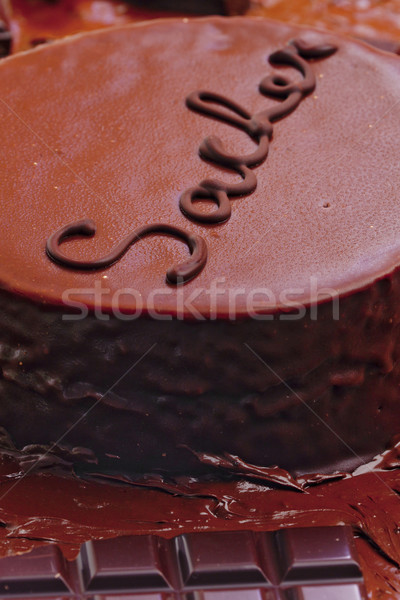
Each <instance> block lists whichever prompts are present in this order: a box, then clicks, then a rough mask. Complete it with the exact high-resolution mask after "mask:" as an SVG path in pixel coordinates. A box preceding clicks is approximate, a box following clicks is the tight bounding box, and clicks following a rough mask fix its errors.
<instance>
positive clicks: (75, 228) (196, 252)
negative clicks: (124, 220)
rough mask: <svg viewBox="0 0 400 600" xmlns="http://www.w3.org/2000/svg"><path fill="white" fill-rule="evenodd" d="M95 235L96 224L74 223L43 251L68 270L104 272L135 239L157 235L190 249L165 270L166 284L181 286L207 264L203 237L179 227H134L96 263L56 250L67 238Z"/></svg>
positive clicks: (50, 241) (163, 225)
mask: <svg viewBox="0 0 400 600" xmlns="http://www.w3.org/2000/svg"><path fill="white" fill-rule="evenodd" d="M95 233H96V225H95V223H94V221H92V220H91V219H83V220H82V221H75V222H74V223H70V224H69V225H66V226H64V227H61V229H59V230H58V231H56V232H55V233H53V234H52V235H51V236H50V237H49V239H48V240H47V245H46V250H47V254H48V255H49V257H50V258H51V259H52V260H54V261H56V262H58V263H60V264H61V265H63V266H65V267H69V268H72V269H84V270H86V269H105V268H107V267H110V266H111V265H112V264H114V263H115V262H116V261H117V260H119V259H120V258H121V257H122V256H123V255H124V254H125V253H126V252H127V250H128V249H129V248H130V246H132V244H134V243H135V242H137V241H138V240H141V239H142V238H144V237H146V236H147V235H151V234H155V233H161V234H164V235H170V236H173V237H176V238H178V239H181V240H182V241H184V242H185V243H186V244H187V245H188V247H189V250H190V253H191V257H190V258H189V259H188V260H186V261H185V262H183V263H181V264H180V265H174V266H173V267H171V268H169V269H168V271H167V281H168V282H169V283H172V284H177V283H184V282H186V281H189V279H192V277H194V276H195V275H197V273H199V272H200V271H201V270H202V268H203V267H204V265H205V263H206V261H207V245H206V243H205V241H204V240H203V238H201V237H200V236H198V235H195V234H189V233H187V232H186V231H185V230H184V229H181V228H180V227H174V226H173V225H165V224H163V223H154V224H152V225H144V226H142V227H138V228H137V229H135V230H134V231H133V232H132V233H130V234H129V235H127V236H126V237H125V238H124V239H123V240H122V241H121V242H120V243H119V244H117V246H115V248H114V249H113V250H112V251H111V252H110V253H109V254H108V255H107V256H105V257H103V258H99V259H97V260H90V261H85V260H77V259H74V258H69V257H68V256H66V255H65V254H64V253H63V252H61V250H60V248H59V247H60V245H61V244H62V242H63V241H64V240H66V239H67V238H69V237H71V236H80V237H82V236H84V237H92V236H94V234H95Z"/></svg>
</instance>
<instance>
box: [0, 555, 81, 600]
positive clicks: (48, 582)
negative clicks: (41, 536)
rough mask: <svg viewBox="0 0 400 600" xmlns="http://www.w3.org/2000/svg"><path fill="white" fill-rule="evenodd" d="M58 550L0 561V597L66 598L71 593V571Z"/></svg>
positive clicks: (10, 557) (11, 557)
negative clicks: (57, 595)
mask: <svg viewBox="0 0 400 600" xmlns="http://www.w3.org/2000/svg"><path fill="white" fill-rule="evenodd" d="M70 566H71V565H69V564H68V561H66V560H65V559H64V557H63V556H62V554H61V552H60V550H59V549H58V548H57V546H54V545H48V546H43V547H41V548H37V549H36V550H34V551H33V552H30V553H28V554H22V555H21V556H9V557H6V558H2V559H1V560H0V597H4V596H14V597H15V596H21V597H24V596H30V595H37V594H52V593H53V594H63V595H64V594H66V595H69V592H71V590H72V579H71V571H70Z"/></svg>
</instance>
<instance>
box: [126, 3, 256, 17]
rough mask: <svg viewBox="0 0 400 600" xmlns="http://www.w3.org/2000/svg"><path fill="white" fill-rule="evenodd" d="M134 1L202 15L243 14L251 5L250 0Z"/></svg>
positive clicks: (160, 8) (148, 5) (154, 6)
mask: <svg viewBox="0 0 400 600" xmlns="http://www.w3.org/2000/svg"><path fill="white" fill-rule="evenodd" d="M133 2H134V4H138V5H139V6H142V7H143V8H146V9H149V10H171V11H174V12H184V13H187V12H189V13H191V12H192V13H197V14H202V15H210V14H219V15H222V14H225V15H241V14H243V13H244V12H245V11H246V10H247V9H248V8H249V5H250V1H249V0H200V1H199V0H133Z"/></svg>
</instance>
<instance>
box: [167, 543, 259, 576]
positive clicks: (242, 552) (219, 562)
mask: <svg viewBox="0 0 400 600" xmlns="http://www.w3.org/2000/svg"><path fill="white" fill-rule="evenodd" d="M177 547H178V554H179V562H180V565H181V570H182V575H183V584H184V586H185V587H186V586H187V587H202V586H206V587H213V586H214V587H215V586H219V585H238V584H243V583H253V584H255V583H263V584H264V585H267V584H268V580H267V578H266V576H265V574H264V573H263V571H262V567H261V561H260V558H259V556H258V554H257V549H256V545H255V543H254V537H253V534H252V533H251V532H220V533H219V532H216V533H192V534H189V535H183V536H180V537H179V538H177Z"/></svg>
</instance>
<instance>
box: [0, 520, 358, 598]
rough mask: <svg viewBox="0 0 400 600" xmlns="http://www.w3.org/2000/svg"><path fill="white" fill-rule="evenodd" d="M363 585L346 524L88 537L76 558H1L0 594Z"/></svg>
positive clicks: (306, 593) (293, 593) (344, 594)
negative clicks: (169, 536) (170, 536)
mask: <svg viewBox="0 0 400 600" xmlns="http://www.w3.org/2000/svg"><path fill="white" fill-rule="evenodd" d="M361 583H362V576H361V570H360V567H359V564H358V562H357V555H356V551H355V546H354V540H353V534H352V531H351V529H350V528H349V527H344V526H342V527H316V528H308V529H307V528H302V529H288V530H284V531H280V532H279V533H278V534H274V533H272V532H257V533H255V532H249V531H228V532H201V533H191V534H188V535H181V536H179V537H177V538H175V539H172V540H165V539H163V538H160V537H157V536H151V535H144V536H140V535H137V536H125V537H120V538H115V539H110V540H98V541H93V542H87V543H85V544H83V546H82V547H81V551H80V555H79V556H78V558H77V560H75V561H72V562H68V561H66V560H65V559H63V557H62V555H61V553H60V551H59V550H58V548H57V547H56V546H54V545H48V546H45V547H41V548H38V549H36V550H33V551H32V552H31V553H29V554H24V555H22V556H13V557H8V558H3V559H0V598H4V597H8V596H12V597H14V598H15V597H16V596H18V597H20V598H25V597H31V596H33V595H36V596H38V595H43V596H46V597H51V595H52V594H57V593H58V594H60V595H61V596H62V598H69V597H76V596H79V598H83V599H85V600H86V599H87V600H89V598H90V600H93V599H94V600H114V599H117V598H119V600H128V599H129V600H226V598H227V597H229V599H230V600H239V599H240V600H316V599H317V598H325V599H326V600H336V599H337V600H339V599H340V600H362V599H365V597H366V596H365V595H364V589H363V586H362V584H361ZM318 594H319V595H318ZM59 600H61V597H59Z"/></svg>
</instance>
